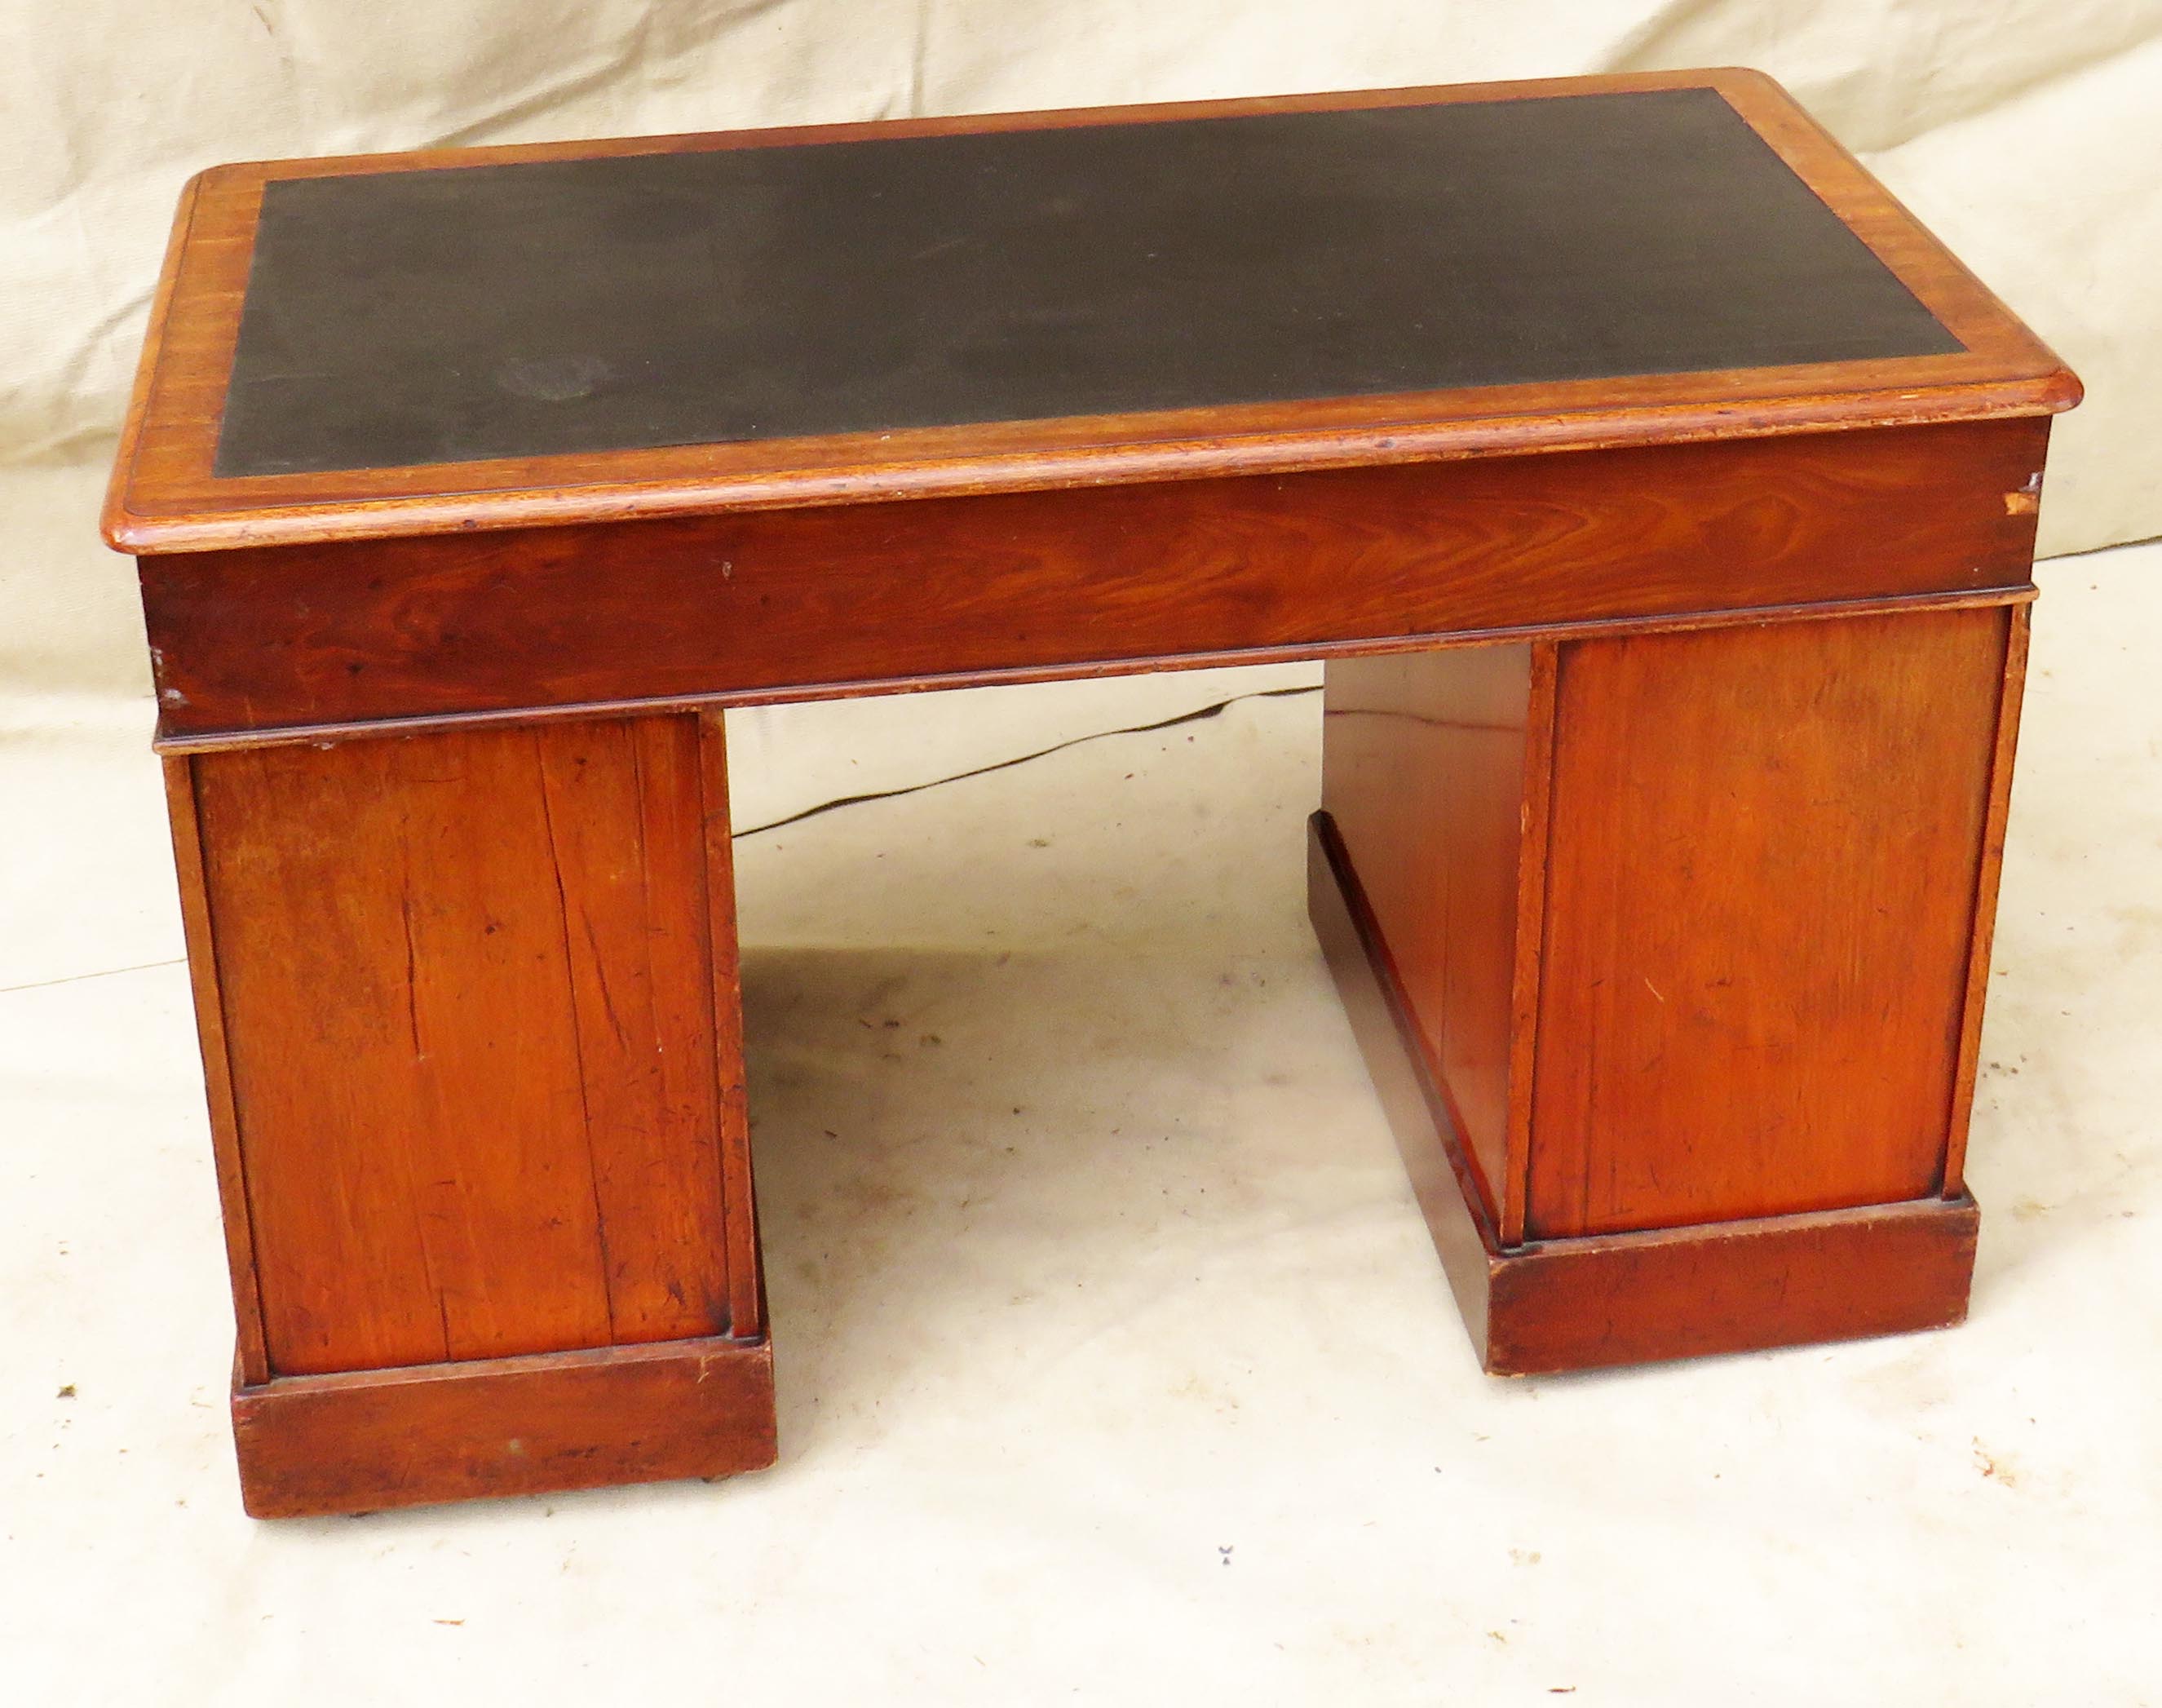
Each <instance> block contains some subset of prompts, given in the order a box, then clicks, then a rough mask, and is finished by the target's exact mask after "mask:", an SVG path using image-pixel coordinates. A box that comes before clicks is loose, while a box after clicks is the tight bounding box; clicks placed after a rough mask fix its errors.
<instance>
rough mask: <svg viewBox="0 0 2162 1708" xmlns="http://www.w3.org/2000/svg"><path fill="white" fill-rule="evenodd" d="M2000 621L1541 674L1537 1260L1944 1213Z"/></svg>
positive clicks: (1755, 644) (1771, 638)
mask: <svg viewBox="0 0 2162 1708" xmlns="http://www.w3.org/2000/svg"><path fill="white" fill-rule="evenodd" d="M2009 621H2010V613H2009V612H2008V610H2003V609H1998V610H1993V611H1992V610H1988V609H1981V610H1967V611H1956V612H1943V613H1936V614H1930V615H1927V616H1917V615H1910V614H1895V615H1886V616H1877V617H1855V618H1846V619H1841V620H1840V621H1837V622H1828V623H1804V624H1770V625H1767V626H1765V627H1762V628H1758V629H1726V630H1722V631H1721V632H1720V633H1718V634H1716V635H1714V634H1710V633H1705V634H1699V635H1636V636H1631V637H1629V638H1627V639H1626V640H1613V641H1595V642H1587V643H1584V644H1581V645H1570V646H1567V647H1564V648H1563V649H1562V652H1561V659H1560V676H1559V684H1558V690H1557V693H1556V703H1555V724H1556V734H1555V748H1554V801H1553V807H1552V823H1554V826H1555V827H1556V829H1557V831H1558V832H1559V834H1557V835H1556V836H1555V837H1554V846H1553V849H1552V852H1551V854H1549V856H1548V864H1547V900H1546V936H1545V941H1546V949H1545V955H1544V963H1545V966H1544V974H1543V979H1542V981H1541V985H1540V1002H1539V1017H1538V1026H1539V1037H1538V1074H1537V1080H1536V1084H1535V1087H1534V1090H1533V1108H1532V1129H1533V1142H1532V1151H1531V1178H1530V1183H1529V1188H1528V1194H1527V1224H1526V1230H1527V1234H1528V1235H1530V1236H1532V1237H1534V1238H1559V1237H1564V1236H1568V1235H1580V1234H1594V1233H1618V1232H1621V1231H1624V1230H1629V1229H1637V1228H1656V1227H1671V1226H1674V1225H1681V1224H1687V1223H1693V1222H1709V1221H1725V1220H1737V1219H1740V1218H1742V1217H1751V1216H1766V1215H1777V1214H1783V1213H1788V1212H1793V1211H1797V1210H1806V1209H1833V1208H1836V1207H1839V1206H1844V1205H1851V1204H1884V1203H1891V1202H1894V1201H1897V1200H1899V1199H1915V1198H1922V1197H1925V1196H1929V1195H1931V1194H1935V1193H1937V1192H1939V1191H1940V1188H1942V1185H1943V1183H1944V1174H1945V1157H1946V1152H1947V1147H1948V1143H1949V1132H1948V1123H1949V1121H1950V1113H1951V1109H1952V1102H1953V1088H1954V1081H1955V1078H1956V1072H1957V1052H1958V1046H1959V1036H1960V1028H1961V1017H1962V1014H1963V1011H1964V1009H1965V1006H1966V983H1967V971H1968V959H1969V949H1970V942H1971V933H1972V930H1973V924H1974V915H1975V909H1976V894H1977V885H1978V883H1979V881H1980V872H1981V862H1982V849H1983V841H1984V824H1985V821H1986V819H1987V817H1988V810H1989V796H1990V783H1991V773H1992V751H1993V749H1994V747H1995V744H1996V734H1997V722H1998V699H1999V692H2000V689H2001V687H2002V685H2003V678H2004V662H2005V639H2006V634H2007V629H2008V623H2009Z"/></svg>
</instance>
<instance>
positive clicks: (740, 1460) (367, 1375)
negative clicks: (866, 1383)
mask: <svg viewBox="0 0 2162 1708" xmlns="http://www.w3.org/2000/svg"><path fill="white" fill-rule="evenodd" d="M232 1418H233V1429H234V1434H235V1437H236V1439H237V1441H238V1445H239V1449H240V1477H241V1495H242V1498H243V1501H244V1502H245V1503H246V1506H247V1508H248V1512H250V1513H251V1514H253V1516H254V1517H258V1518H290V1517H310V1516H313V1515H315V1514H318V1513H324V1512H371V1511H374V1510H377V1509H379V1508H382V1507H411V1506H420V1505H425V1504H427V1503H430V1502H438V1501H467V1500H475V1499H478V1498H480V1497H482V1496H502V1495H524V1494H538V1493H542V1492H546V1491H553V1490H558V1489H588V1488H599V1487H603V1486H608V1485H609V1484H614V1483H633V1482H655V1481H661V1480H664V1479H667V1478H672V1477H691V1476H727V1475H729V1474H730V1473H732V1472H735V1471H743V1470H757V1469H759V1468H760V1466H762V1465H770V1464H772V1463H773V1460H774V1455H775V1443H774V1428H773V1419H774V1409H773V1354H772V1349H771V1348H770V1346H769V1345H767V1344H766V1343H765V1341H763V1340H757V1341H741V1340H671V1341H667V1342H665V1343H663V1344H661V1345H647V1346H622V1347H608V1348H603V1349H601V1350H593V1351H583V1352H554V1353H546V1354H543V1355H539V1356H535V1357H525V1358H496V1359H479V1360H475V1361H471V1362H467V1363H461V1364H438V1365H431V1366H420V1367H419V1368H416V1369H401V1370H384V1371H362V1372H357V1373H353V1374H347V1375H338V1376H281V1377H279V1378H276V1379H275V1380H273V1381H271V1382H267V1383H264V1384H261V1385H238V1384H237V1385H236V1386H235V1387H234V1389H233V1395H232Z"/></svg>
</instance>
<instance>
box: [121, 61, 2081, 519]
mask: <svg viewBox="0 0 2162 1708" xmlns="http://www.w3.org/2000/svg"><path fill="white" fill-rule="evenodd" d="M1688 87H1708V88H1712V89H1715V90H1716V91H1718V92H1719V93H1720V94H1721V96H1722V97H1725V98H1726V100H1727V101H1728V102H1730V103H1731V105H1732V106H1733V107H1734V108H1735V110H1736V112H1739V113H1740V114H1741V115H1742V118H1743V119H1744V120H1745V122H1747V123H1748V124H1749V125H1750V127H1751V128H1752V129H1753V130H1755V131H1756V132H1757V134H1758V135H1759V136H1761V137H1762V138H1764V139H1765V140H1766V141H1767V142H1768V143H1769V144H1771V145H1772V147H1773V149H1775V150H1776V151H1777V152H1778V154H1780V155H1781V157H1782V158H1783V159H1785V160H1786V161H1787V163H1788V164H1789V165H1790V166H1791V167H1793V169H1794V170H1795V171H1796V173H1797V174H1798V175H1799V176H1800V177H1801V178H1802V179H1803V180H1804V182H1805V183H1807V184H1808V185H1809V186H1810V187H1811V188H1812V189H1813V190H1814V191H1815V192H1816V193H1817V194H1818V196H1820V197H1821V198H1822V199H1823V200H1824V201H1825V202H1826V203H1827V204H1828V205H1829V206H1831V207H1832V209H1833V210H1834V211H1835V212H1837V213H1838V214H1839V215H1840V216H1841V218H1842V219H1843V220H1845V221H1846V222H1847V224H1848V225H1849V227H1850V228H1851V229H1852V230H1854V231H1855V232H1856V235H1857V236H1859V237H1861V238H1862V240H1863V241H1864V242H1865V243H1867V244H1868V245H1869V247H1870V248H1872V249H1873V250H1874V251H1875V252H1876V253H1877V255H1878V256H1879V257H1880V258H1881V259H1883V260H1884V261H1885V263H1886V264H1887V265H1888V266H1889V267H1890V268H1891V269H1892V270H1893V273H1894V274H1895V275H1896V276H1898V278H1899V279H1900V280H1901V281H1902V282H1903V284H1904V285H1906V286H1907V287H1908V289H1909V290H1911V291H1913V292H1914V295H1916V296H1917V297H1918V298H1919V300H1921V301H1922V302H1923V304H1924V306H1926V307H1928V309H1929V310H1930V312H1931V313H1932V314H1934V315H1935V316H1936V317H1937V318H1938V319H1939V320H1940V321H1942V322H1943V323H1944V324H1945V326H1948V327H1949V328H1950V330H1951V331H1952V332H1953V333H1954V334H1955V335H1956V336H1957V337H1958V338H1959V339H1960V340H1961V342H1962V343H1963V344H1964V345H1965V347H1966V348H1965V350H1964V352H1963V353H1959V354H1955V355H1945V356H1930V357H1919V358H1897V359H1888V360H1873V361H1862V362H1839V363H1809V364H1801V365H1797V366H1792V367H1785V368H1754V369H1728V370H1719V371H1714V372H1710V373H1689V374H1654V375H1647V376H1643V377H1641V378H1637V379H1621V380H1615V379H1596V380H1584V381H1571V382H1563V383H1559V384H1534V385H1501V386H1486V387H1473V388H1464V389H1456V390H1451V391H1441V392H1428V393H1412V394H1390V395H1382V396H1376V397H1358V398H1343V399H1324V400H1303V401H1296V402H1292V403H1288V404H1284V403H1268V404H1259V405H1230V406H1225V407H1221V408H1215V409H1170V410H1155V411H1149V412H1144V413H1138V414H1131V415H1104V416H1072V417H1064V418H1058V419H1054V420H1042V421H1024V422H991V423H985V424H980V425H974V426H939V427H922V428H911V429H903V430H900V431H894V432H890V433H858V434H834V435H830V436H823V437H817V438H803V439H794V440H767V441H745V442H741V443H737V444H732V445H720V446H713V445H707V446H684V447H670V448H664V449H660V450H629V451H614V452H598V453H592V454H568V455H556V456H549V457H527V458H499V459H496V460H494V461H488V462H467V463H462V464H458V465H456V466H455V467H449V468H447V467H444V466H441V465H421V466H418V467H407V468H403V469H373V470H365V471H356V472H347V473H342V474H306V475H274V476H258V477H253V478H244V479H230V480H220V479H217V478H215V477H214V476H213V475H212V473H211V467H212V462H213V460H214V455H215V449H216V444H217V423H218V420H219V419H220V415H221V412H222V404H223V399H224V391H225V387H226V384H227V375H228V373H230V371H231V368H232V354H233V349H234V343H235V338H236V337H237V333H238V326H239V319H240V311H241V303H242V300H243V296H244V295H245V289H246V284H247V278H248V263H249V259H250V256H251V253H252V251H253V233H254V228H255V222H256V217H257V212H258V207H259V205H260V202H261V199H262V191H263V186H264V184H265V183H266V182H269V181H270V180H273V179H277V178H291V177H303V176H316V175H326V174H340V173H353V172H383V171H389V170H431V169H436V168H440V167H442V166H446V165H479V164H491V163H499V162H504V161H511V160H533V159H575V158H598V157H601V156H603V155H610V154H617V155H620V154H647V153H666V152H682V151H695V150H701V149H729V148H755V147H764V146H784V145H788V144H801V143H807V142H817V141H839V140H850V139H857V138H864V137H877V136H885V137H904V136H922V135H932V134H945V135H954V134H964V133H983V132H990V131H996V130H1001V129H1005V130H1018V129H1026V128H1046V127H1058V126H1074V125H1089V124H1107V123H1136V122H1146V121H1149V120H1151V119H1155V120H1171V119H1178V118H1197V117H1209V116H1221V115H1229V114H1234V113H1259V112H1308V111H1317V110H1330V109H1337V108H1355V107H1369V108H1373V107H1395V106H1407V105H1418V104H1427V103H1433V102H1444V101H1496V100H1517V99H1528V98H1566V97H1569V96H1572V95H1583V94H1592V93H1608V92H1619V91H1635V90H1648V89H1673V88H1688ZM185 200H186V203H187V206H188V208H189V210H190V212H188V214H187V216H186V227H187V228H186V232H185V241H184V242H180V243H176V246H175V251H174V253H173V254H172V255H171V257H170V258H169V263H168V268H167V272H166V275H165V283H164V285H162V286H161V289H160V293H159V308H158V311H157V312H156V314H155V316H154V319H153V321H152V325H151V328H150V333H149V338H148V340H147V342H146V345H145V350H144V381H143V384H142V386H141V389H140V392H139V396H138V406H137V407H136V408H135V409H134V410H132V411H131V418H130V423H129V426H128V432H127V436H126V440H125V444H124V447H123V457H122V459H121V461H120V462H119V463H118V465H117V466H116V468H115V472H114V480H113V485H112V490H111V493H110V494H109V496H108V499H107V506H106V511H105V517H104V526H105V532H106V537H107V540H108V541H110V543H112V545H114V546H117V547H118V548H120V549H123V550H126V551H136V552H164V551H201V550H211V549H227V548H232V547H235V546H245V545H250V544H273V543H284V544H292V543H297V542H300V541H314V540H324V539H340V538H359V537H383V536H395V535H412V534H416V533H436V532H451V533H455V532H462V531H466V530H473V529H475V528H490V529H493V528H514V527H521V526H531V525H575V524H579V523H586V522H593V521H596V520H615V519H622V518H629V517H635V516H653V515H671V514H676V515H680V514H708V513H712V512H716V511H721V510H735V509H752V508H759V507H765V506H782V507H792V506H797V505H802V504H835V503H858V502H869V501H880V500H884V499H891V498H896V497H927V496H936V495H945V494H966V493H984V492H994V491H1011V490H1020V489H1041V488H1062V487H1072V486H1082V485H1090V484H1097V483H1104V482H1133V481H1151V480H1177V479H1187V478H1201V477H1206V476H1213V475H1223V474H1230V473H1290V472H1292V471H1296V470H1300V469H1311V468H1324V467H1345V466H1351V465H1360V464H1370V463H1375V462H1410V461H1423V460H1428V459H1432V458H1436V457H1486V456H1493V455H1501V454H1513V453H1517V452H1523V451H1526V450H1540V449H1560V448H1569V449H1582V448H1586V447H1606V446H1616V445H1623V444H1632V443H1644V442H1650V441H1659V442H1673V441H1690V440H1701V439H1709V438H1724V437H1731V436H1736V435H1744V434H1776V433H1785V432H1807V431H1819V430H1822V429H1825V428H1830V427H1847V426H1899V425H1912V424H1915V423H1921V422H1930V421H1938V420H1958V419H1971V418H1975V417H1981V416H1992V415H2007V414H2010V415H2029V414H2037V413H2047V412H2050V411H2054V410H2060V409H2066V408H2069V407H2071V405H2073V404H2075V403H2076V402H2077V401H2078V399H2079V385H2078V382H2077V381H2076V379H2074V378H2073V377H2072V376H2071V374H2070V373H2068V372H2067V371H2066V370H2065V368H2064V367H2063V365H2062V363H2060V361H2059V360H2058V359H2057V358H2056V357H2055V355H2054V354H2052V353H2050V351H2049V350H2048V349H2047V348H2046V347H2044V346H2043V345H2042V344H2041V343H2040V342H2039V340H2037V339H2035V338H2034V336H2033V334H2032V333H2030V332H2028V331H2027V329H2026V328H2025V327H2024V326H2022V325H2020V323H2019V322H2018V320H2017V319H2016V318H2014V317H2013V316H2012V315H2010V314H2009V313H2008V311H2006V310H2005V309H2004V307H2003V305H2002V304H2001V303H1999V302H1997V300H1996V299H1995V298H1994V297H1992V296H1991V295H1990V294H1989V293H1988V292H1987V290H1984V289H1983V288H1982V286H1981V285H1978V284H1977V282H1976V281H1975V280H1974V279H1973V277H1972V276H1971V274H1969V273H1967V271H1966V269H1964V268H1962V267H1961V266H1960V264H1958V263H1957V262H1956V260H1954V259H1952V258H1951V256H1950V254H1949V253H1946V252H1945V249H1944V248H1943V247H1942V246H1941V245H1940V244H1939V243H1936V241H1935V239H1934V238H1931V237H1930V235H1929V233H1928V232H1926V231H1924V229H1923V228H1922V227H1920V226H1919V224H1918V223H1917V222H1915V221H1914V219H1913V217H1911V216H1910V215H1909V214H1908V213H1907V212H1906V211H1905V210H1903V208H1901V207H1900V206H1898V203H1897V202H1896V201H1893V199H1892V198H1891V197H1890V196H1888V195H1886V194H1885V193H1884V191H1883V189H1882V188H1881V186H1878V185H1876V184H1875V182H1874V180H1872V179H1870V178H1869V177H1868V175H1867V174H1866V173H1864V172H1863V171H1862V170H1861V168H1860V167H1859V166H1858V165H1856V164H1855V162H1854V161H1853V159H1852V157H1851V156H1850V155H1848V154H1846V153H1845V152H1844V151H1843V150H1841V149H1840V148H1839V147H1838V145H1837V144H1836V143H1834V142H1833V141H1832V140H1831V139H1830V138H1829V137H1827V136H1826V135H1825V133H1823V132H1822V130H1821V129H1820V128H1818V127H1817V126H1815V124H1814V123H1812V122H1811V121H1810V120H1809V118H1807V116H1806V115H1805V114H1804V113H1802V112H1800V110H1799V108H1798V107H1795V106H1794V103H1793V102H1792V101H1791V100H1790V99H1789V97H1787V96H1786V95H1785V94H1784V92H1783V91H1781V90H1779V89H1778V86H1776V85H1775V84H1773V83H1772V82H1771V81H1770V80H1768V79H1767V78H1764V77H1762V76H1761V75H1759V74H1757V73H1754V72H1749V71H1708V72H1707V71H1688V72H1665V73H1648V74H1636V75H1631V76H1606V77H1592V78H1568V79H1559V80H1553V81H1546V82H1538V83H1516V84H1489V85H1471V86H1462V87H1459V88H1427V89H1407V90H1385V91H1360V92H1355V93H1331V94H1326V95H1317V96H1296V97H1271V98H1267V99H1262V100H1250V101H1240V102H1191V103H1182V104H1178V105H1174V106H1168V107H1111V108H1096V109H1088V110H1083V111H1077V112H1053V113H1034V114H1005V115H997V116H990V117H969V118H948V119H935V120H916V121H906V122H901V123H884V124H880V125H875V126H827V127H814V128H797V129H795V130H786V131H763V132H736V133H719V134H715V135H708V136H699V137H677V138H629V139H623V140H619V141H616V142H612V143H576V144H538V145H527V146H521V147H518V148H514V149H477V150H462V151H449V152H446V151H441V150H436V151H426V152H422V153H418V154H409V155H393V156H383V155H378V156H365V157H347V158H345V159H326V160H316V161H287V162H273V163H267V164H259V165H243V166H232V167H222V168H218V169H215V170H213V171H211V172H210V173H207V174H205V175H201V177H199V178H198V179H197V180H195V181H194V182H193V183H192V184H191V186H190V189H189V191H188V195H187V196H186V198H185Z"/></svg>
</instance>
